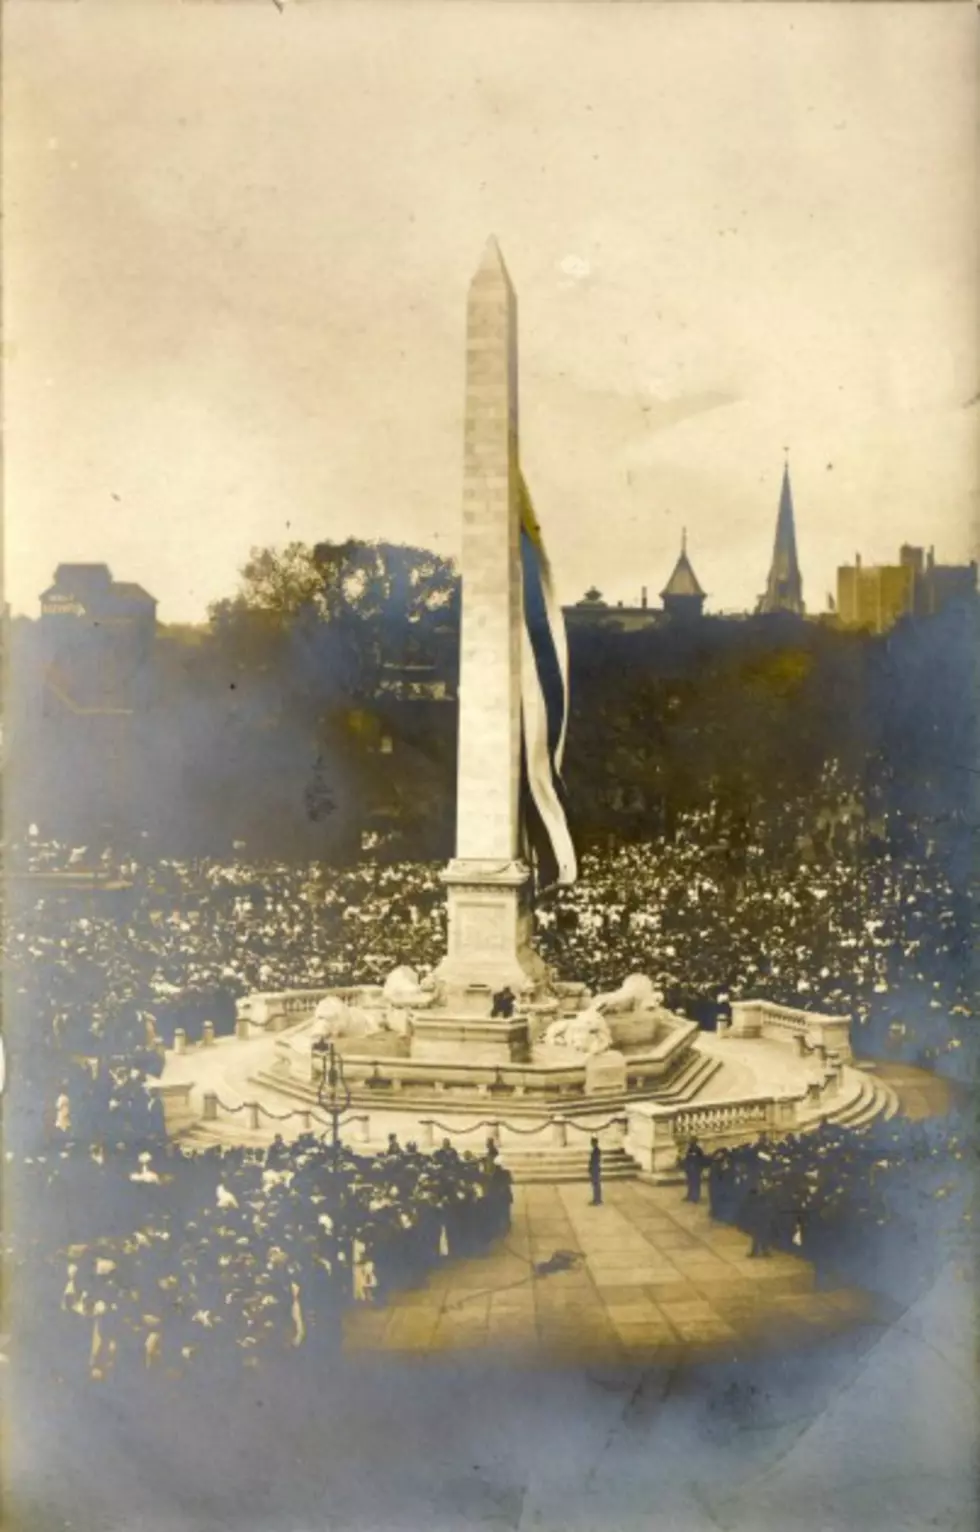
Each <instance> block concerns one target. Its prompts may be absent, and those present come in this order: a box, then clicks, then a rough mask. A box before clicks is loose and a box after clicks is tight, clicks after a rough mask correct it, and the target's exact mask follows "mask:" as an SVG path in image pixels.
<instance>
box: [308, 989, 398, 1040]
mask: <svg viewBox="0 0 980 1532" xmlns="http://www.w3.org/2000/svg"><path fill="white" fill-rule="evenodd" d="M383 1030H384V1022H383V1020H382V1017H381V1016H380V1015H379V1014H378V1013H377V1012H375V1011H368V1010H365V1009H364V1008H363V1007H362V1006H358V1005H348V1004H347V1003H346V1001H344V1000H341V999H340V997H339V996H338V995H327V996H325V998H324V999H323V1000H321V1001H320V1002H319V1004H318V1005H317V1008H316V1010H315V1011H314V1012H313V1026H312V1028H311V1029H310V1036H311V1037H312V1038H313V1039H314V1040H317V1039H319V1038H322V1037H327V1038H330V1039H331V1040H335V1039H337V1038H340V1037H370V1036H372V1035H373V1034H374V1033H375V1032H381V1031H383Z"/></svg>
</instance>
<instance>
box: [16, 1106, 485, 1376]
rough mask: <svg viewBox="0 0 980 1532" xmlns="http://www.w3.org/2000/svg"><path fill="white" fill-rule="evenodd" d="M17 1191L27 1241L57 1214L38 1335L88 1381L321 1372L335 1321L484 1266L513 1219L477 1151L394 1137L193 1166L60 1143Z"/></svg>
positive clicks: (193, 1157) (228, 1154)
mask: <svg viewBox="0 0 980 1532" xmlns="http://www.w3.org/2000/svg"><path fill="white" fill-rule="evenodd" d="M18 1190H19V1194H20V1196H21V1197H22V1198H23V1199H25V1213H26V1220H27V1229H28V1231H29V1233H30V1235H31V1236H32V1237H34V1238H35V1239H37V1238H38V1237H42V1238H43V1236H42V1235H41V1231H40V1230H39V1228H38V1222H39V1219H38V1213H39V1209H41V1210H43V1211H42V1213H41V1220H42V1221H43V1217H44V1212H46V1211H50V1210H52V1209H55V1208H57V1209H58V1218H57V1224H56V1227H57V1246H56V1248H55V1249H51V1248H50V1247H49V1248H48V1250H47V1251H46V1252H41V1253H42V1255H44V1256H45V1257H46V1259H45V1260H44V1261H43V1264H44V1265H46V1267H47V1273H46V1278H45V1276H44V1275H42V1277H41V1287H42V1290H43V1288H44V1286H45V1281H46V1282H47V1287H48V1293H47V1296H48V1306H49V1310H50V1312H49V1314H48V1316H47V1323H48V1325H49V1326H50V1325H51V1324H52V1323H53V1322H55V1316H59V1317H60V1330H61V1334H62V1340H63V1346H62V1353H63V1355H64V1356H67V1357H69V1358H71V1359H73V1360H74V1361H75V1362H76V1364H80V1363H82V1362H86V1363H87V1366H88V1368H89V1371H90V1375H91V1377H92V1378H93V1379H94V1380H96V1381H104V1380H106V1379H107V1378H109V1377H110V1376H114V1375H117V1374H118V1373H119V1372H123V1373H128V1374H130V1375H132V1374H133V1373H134V1372H135V1373H137V1374H139V1375H144V1376H145V1375H146V1374H147V1373H151V1374H160V1375H163V1376H165V1377H169V1378H179V1377H181V1376H183V1375H185V1374H188V1373H190V1372H192V1371H193V1372H200V1370H201V1369H206V1370H207V1371H208V1373H209V1374H210V1373H221V1374H222V1375H228V1374H229V1373H232V1372H236V1371H240V1370H241V1369H242V1368H248V1367H258V1366H262V1367H266V1368H268V1367H270V1366H271V1367H275V1365H276V1362H277V1359H281V1358H283V1357H285V1356H293V1357H295V1355H296V1354H297V1352H299V1351H300V1350H302V1351H303V1354H304V1356H306V1355H309V1356H312V1357H313V1358H314V1359H315V1360H316V1361H317V1362H318V1363H319V1362H322V1361H323V1359H324V1357H325V1356H328V1355H329V1354H330V1351H331V1348H333V1347H335V1345H336V1344H337V1342H338V1339H339V1334H340V1323H341V1315H342V1313H343V1310H344V1308H345V1307H346V1306H347V1305H349V1304H352V1303H355V1302H364V1303H374V1304H381V1303H384V1302H385V1300H386V1299H387V1298H388V1296H389V1294H390V1293H391V1292H393V1291H395V1290H397V1289H400V1288H403V1287H406V1286H415V1285H418V1284H419V1283H421V1282H423V1281H424V1280H425V1278H426V1276H427V1275H428V1273H429V1272H430V1271H431V1270H432V1269H433V1267H435V1266H437V1265H438V1264H439V1263H440V1262H441V1261H443V1260H448V1259H458V1258H460V1257H461V1256H467V1255H475V1254H479V1253H481V1252H483V1251H484V1250H486V1249H487V1248H488V1246H489V1245H490V1244H491V1243H492V1242H493V1241H494V1240H496V1239H497V1238H499V1237H500V1236H501V1235H502V1234H503V1233H504V1232H505V1231H506V1229H507V1228H508V1227H509V1224H510V1205H511V1187H510V1176H509V1174H508V1172H507V1171H506V1170H504V1169H503V1168H502V1167H501V1166H500V1165H499V1164H498V1163H497V1159H496V1153H495V1151H494V1149H493V1148H492V1147H489V1146H488V1151H487V1153H486V1154H485V1155H484V1156H483V1157H482V1158H476V1157H474V1156H473V1155H470V1154H464V1155H460V1154H459V1153H458V1152H457V1150H455V1149H454V1148H453V1147H452V1146H451V1145H450V1144H449V1143H444V1144H443V1146H442V1148H440V1149H437V1150H436V1151H435V1152H434V1153H422V1152H420V1151H419V1149H418V1148H417V1146H416V1145H415V1144H412V1143H408V1144H406V1145H405V1146H404V1147H402V1146H401V1145H400V1144H399V1143H398V1142H397V1140H396V1139H394V1138H392V1140H391V1141H390V1142H389V1144H388V1148H387V1150H386V1151H385V1152H384V1153H383V1154H379V1155H358V1154H355V1153H353V1152H352V1151H351V1150H350V1149H349V1148H347V1147H345V1146H344V1145H343V1144H342V1143H341V1144H337V1145H334V1144H333V1143H331V1142H327V1140H326V1138H325V1136H323V1135H320V1136H318V1135H316V1134H314V1133H309V1134H306V1135H304V1136H303V1137H301V1138H300V1139H298V1140H295V1141H293V1142H291V1143H289V1144H286V1143H284V1142H283V1141H282V1140H281V1139H277V1140H276V1141H275V1142H273V1143H272V1144H271V1145H270V1146H269V1147H268V1148H267V1149H254V1150H253V1149H209V1150H205V1151H203V1152H198V1153H193V1152H192V1151H190V1150H184V1149H182V1148H181V1147H180V1146H178V1145H173V1144H167V1143H161V1144H159V1145H158V1146H157V1147H156V1148H154V1149H152V1150H151V1149H143V1150H141V1151H140V1152H139V1153H133V1152H132V1151H131V1150H130V1151H129V1152H120V1151H119V1150H118V1149H116V1150H115V1151H112V1150H108V1149H106V1148H105V1147H103V1145H102V1144H82V1143H79V1142H77V1141H71V1142H69V1143H68V1144H67V1145H65V1146H63V1147H61V1148H56V1147H54V1146H52V1150H51V1151H50V1152H49V1153H47V1154H43V1155H37V1156H34V1155H30V1156H26V1157H25V1158H24V1160H23V1162H22V1165H21V1166H20V1167H19V1174H18ZM17 1222H18V1221H17V1219H16V1218H15V1219H14V1227H15V1229H16V1227H17ZM50 1238H51V1233H50V1232H49V1234H48V1239H49V1240H50ZM34 1253H35V1255H37V1254H38V1251H37V1250H35V1252H34ZM25 1258H26V1255H25V1254H24V1253H22V1256H21V1259H22V1260H23V1259H25ZM31 1264H32V1269H34V1270H36V1269H37V1266H38V1262H37V1261H36V1260H35V1261H34V1262H33V1263H31ZM16 1265H17V1261H16V1257H15V1262H14V1266H15V1269H16ZM55 1272H57V1273H58V1277H59V1280H61V1282H62V1284H63V1285H62V1287H61V1291H60V1296H59V1297H58V1298H57V1304H56V1305H55V1302H54V1299H55V1296H56V1294H55V1291H54V1290H53V1289H52V1286H51V1284H52V1282H53V1281H54V1280H55V1279H54V1275H53V1274H54V1273H55ZM34 1296H35V1297H36V1294H35V1295H34Z"/></svg>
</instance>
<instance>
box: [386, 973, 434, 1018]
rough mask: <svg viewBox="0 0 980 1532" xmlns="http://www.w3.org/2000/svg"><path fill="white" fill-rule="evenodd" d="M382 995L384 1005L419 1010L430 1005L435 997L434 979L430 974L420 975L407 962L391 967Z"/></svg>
mask: <svg viewBox="0 0 980 1532" xmlns="http://www.w3.org/2000/svg"><path fill="white" fill-rule="evenodd" d="M382 996H383V998H384V1001H385V1004H386V1005H394V1006H398V1007H399V1009H407V1008H408V1007H409V1006H411V1007H412V1009H413V1010H421V1009H422V1008H423V1007H425V1006H430V1005H431V1004H432V1003H433V1001H434V1000H435V998H436V981H435V977H434V976H433V975H432V974H426V975H425V976H424V977H420V975H419V973H418V971H417V969H415V968H412V967H411V966H410V965H409V964H408V963H400V964H399V966H398V967H397V968H393V969H392V970H391V973H390V974H389V975H388V977H387V979H385V982H384V989H383V990H382Z"/></svg>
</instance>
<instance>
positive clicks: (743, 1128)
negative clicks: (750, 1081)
mask: <svg viewBox="0 0 980 1532" xmlns="http://www.w3.org/2000/svg"><path fill="white" fill-rule="evenodd" d="M797 1105H798V1103H797V1099H796V1098H795V1097H792V1096H790V1097H784V1098H782V1099H779V1098H776V1097H773V1096H746V1097H743V1098H742V1099H741V1100H734V1101H706V1102H704V1103H703V1104H702V1105H700V1106H698V1105H696V1104H685V1105H683V1106H673V1107H671V1106H657V1105H656V1103H652V1102H638V1103H637V1104H636V1105H635V1106H631V1107H630V1108H629V1111H628V1113H627V1129H626V1143H625V1147H626V1150H627V1153H628V1154H630V1155H632V1157H633V1159H635V1160H636V1161H637V1162H638V1164H639V1165H640V1167H641V1169H643V1170H645V1171H647V1172H649V1173H650V1174H652V1175H654V1176H656V1177H658V1178H663V1179H666V1178H670V1177H672V1176H674V1175H676V1174H677V1161H678V1156H679V1155H680V1154H681V1153H682V1152H683V1149H684V1147H685V1145H686V1144H687V1143H688V1142H689V1141H690V1140H691V1139H692V1138H696V1139H697V1140H698V1142H699V1143H700V1144H701V1146H702V1148H703V1149H704V1150H705V1151H706V1153H709V1154H710V1153H711V1152H712V1151H713V1150H715V1149H719V1148H722V1147H725V1146H727V1145H731V1144H736V1143H744V1142H747V1141H751V1140H754V1139H756V1138H758V1137H759V1135H760V1134H762V1133H771V1134H775V1135H779V1134H785V1133H790V1132H792V1130H793V1128H794V1126H795V1125H796V1119H797Z"/></svg>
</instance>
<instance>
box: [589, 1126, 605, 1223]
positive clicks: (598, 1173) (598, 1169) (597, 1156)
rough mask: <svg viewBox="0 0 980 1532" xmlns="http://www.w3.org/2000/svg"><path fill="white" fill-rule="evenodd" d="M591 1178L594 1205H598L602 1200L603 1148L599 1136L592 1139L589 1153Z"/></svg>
mask: <svg viewBox="0 0 980 1532" xmlns="http://www.w3.org/2000/svg"><path fill="white" fill-rule="evenodd" d="M589 1180H590V1181H591V1182H592V1206H593V1207H598V1206H599V1204H600V1203H601V1202H602V1150H601V1149H600V1148H599V1140H598V1139H597V1138H594V1139H593V1140H592V1149H591V1152H590V1154H589Z"/></svg>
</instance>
